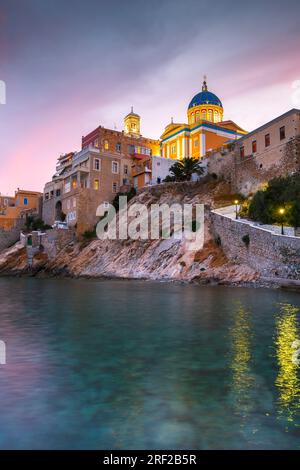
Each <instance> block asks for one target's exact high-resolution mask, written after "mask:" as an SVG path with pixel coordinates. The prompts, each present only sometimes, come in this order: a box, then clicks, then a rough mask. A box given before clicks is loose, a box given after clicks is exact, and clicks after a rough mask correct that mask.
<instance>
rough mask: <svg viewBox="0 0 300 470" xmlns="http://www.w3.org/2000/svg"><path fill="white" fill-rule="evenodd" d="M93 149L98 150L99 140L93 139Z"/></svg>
mask: <svg viewBox="0 0 300 470" xmlns="http://www.w3.org/2000/svg"><path fill="white" fill-rule="evenodd" d="M93 145H94V147H96V148H98V147H99V139H95V140H94V142H93Z"/></svg>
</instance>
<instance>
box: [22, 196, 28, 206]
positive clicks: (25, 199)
mask: <svg viewBox="0 0 300 470" xmlns="http://www.w3.org/2000/svg"><path fill="white" fill-rule="evenodd" d="M23 202H24V206H27V205H28V199H27V197H24V201H23Z"/></svg>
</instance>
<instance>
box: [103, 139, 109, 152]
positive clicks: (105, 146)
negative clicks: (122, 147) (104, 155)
mask: <svg viewBox="0 0 300 470" xmlns="http://www.w3.org/2000/svg"><path fill="white" fill-rule="evenodd" d="M104 148H105V150H108V149H109V144H108V140H105V141H104Z"/></svg>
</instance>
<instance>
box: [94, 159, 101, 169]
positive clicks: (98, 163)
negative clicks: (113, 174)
mask: <svg viewBox="0 0 300 470" xmlns="http://www.w3.org/2000/svg"><path fill="white" fill-rule="evenodd" d="M94 170H96V171H99V170H100V160H99V158H95V159H94Z"/></svg>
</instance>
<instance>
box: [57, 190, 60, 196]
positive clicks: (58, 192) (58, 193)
mask: <svg viewBox="0 0 300 470" xmlns="http://www.w3.org/2000/svg"><path fill="white" fill-rule="evenodd" d="M59 196H60V189H57V190H56V197H59Z"/></svg>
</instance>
